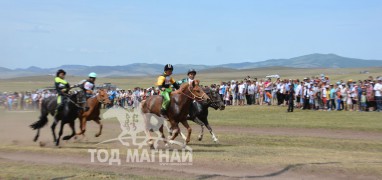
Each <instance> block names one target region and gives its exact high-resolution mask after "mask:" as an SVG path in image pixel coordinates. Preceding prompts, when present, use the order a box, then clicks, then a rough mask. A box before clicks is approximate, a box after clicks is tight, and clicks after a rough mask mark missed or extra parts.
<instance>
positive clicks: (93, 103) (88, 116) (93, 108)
mask: <svg viewBox="0 0 382 180" xmlns="http://www.w3.org/2000/svg"><path fill="white" fill-rule="evenodd" d="M87 103H88V106H89V110H88V111H86V112H84V111H81V112H80V113H79V116H78V118H79V119H80V132H79V133H77V135H81V134H82V135H84V133H85V131H86V121H90V120H93V121H95V122H96V123H97V124H99V132H98V133H97V134H95V137H98V136H100V135H101V134H102V123H101V122H100V120H101V118H100V117H99V115H100V109H101V104H110V100H109V96H108V94H107V92H106V90H104V89H100V90H98V91H97V95H96V96H94V97H91V98H89V99H88V100H87Z"/></svg>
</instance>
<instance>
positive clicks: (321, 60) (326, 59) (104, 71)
mask: <svg viewBox="0 0 382 180" xmlns="http://www.w3.org/2000/svg"><path fill="white" fill-rule="evenodd" d="M174 66H175V71H174V74H184V73H186V72H187V70H188V69H189V68H194V69H196V70H197V71H202V72H203V71H205V72H210V71H214V72H222V71H226V72H230V71H232V70H237V69H251V68H262V67H294V68H354V67H375V66H381V67H382V61H381V60H363V59H355V58H347V57H342V56H338V55H335V54H309V55H305V56H300V57H294V58H290V59H270V60H266V61H259V62H242V63H230V64H222V65H215V66H207V65H192V64H175V65H174ZM58 69H65V71H67V72H68V74H70V75H74V76H85V77H86V76H87V75H88V73H90V72H96V73H97V74H98V75H99V77H120V76H149V75H158V74H161V73H162V72H163V71H162V69H163V65H162V64H147V63H134V64H129V65H123V66H84V65H63V66H59V67H56V68H39V67H35V66H31V67H29V68H26V69H22V68H17V69H8V68H3V67H0V79H7V78H14V77H23V76H40V75H54V74H55V73H56V71H57V70H58Z"/></svg>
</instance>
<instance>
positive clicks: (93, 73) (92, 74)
mask: <svg viewBox="0 0 382 180" xmlns="http://www.w3.org/2000/svg"><path fill="white" fill-rule="evenodd" d="M89 77H91V78H96V77H97V74H96V73H95V72H91V73H90V74H89Z"/></svg>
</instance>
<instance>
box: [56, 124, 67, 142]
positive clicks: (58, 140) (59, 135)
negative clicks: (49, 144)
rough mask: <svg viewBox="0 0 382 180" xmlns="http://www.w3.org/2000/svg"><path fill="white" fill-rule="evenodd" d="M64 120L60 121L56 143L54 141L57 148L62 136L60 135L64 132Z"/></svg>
mask: <svg viewBox="0 0 382 180" xmlns="http://www.w3.org/2000/svg"><path fill="white" fill-rule="evenodd" d="M64 125H65V123H64V120H61V126H60V132H59V133H58V138H57V141H56V146H58V145H59V144H60V139H61V136H62V133H63V130H64Z"/></svg>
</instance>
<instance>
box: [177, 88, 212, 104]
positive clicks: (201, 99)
mask: <svg viewBox="0 0 382 180" xmlns="http://www.w3.org/2000/svg"><path fill="white" fill-rule="evenodd" d="M188 91H189V92H190V93H191V94H192V95H193V96H194V97H191V96H189V95H188V94H186V93H184V92H183V91H180V92H181V93H182V94H183V95H185V96H187V97H188V98H190V99H192V100H195V101H203V97H204V96H205V95H206V93H204V92H203V95H202V96H197V95H195V94H194V93H192V91H191V87H190V86H188ZM196 98H198V99H196Z"/></svg>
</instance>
